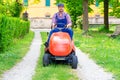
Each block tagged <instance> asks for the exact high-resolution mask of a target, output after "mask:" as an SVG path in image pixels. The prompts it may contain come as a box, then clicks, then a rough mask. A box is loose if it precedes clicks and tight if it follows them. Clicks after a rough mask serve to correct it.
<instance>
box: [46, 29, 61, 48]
mask: <svg viewBox="0 0 120 80" xmlns="http://www.w3.org/2000/svg"><path fill="white" fill-rule="evenodd" d="M58 31H59V30H58V29H57V28H54V29H53V30H51V31H50V33H49V36H48V40H47V42H46V43H45V46H46V47H48V45H49V41H50V37H51V35H52V34H53V33H54V32H58Z"/></svg>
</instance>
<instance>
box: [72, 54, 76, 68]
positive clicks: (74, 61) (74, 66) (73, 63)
mask: <svg viewBox="0 0 120 80" xmlns="http://www.w3.org/2000/svg"><path fill="white" fill-rule="evenodd" d="M77 64H78V58H77V56H75V55H73V56H72V64H71V66H72V69H77Z"/></svg>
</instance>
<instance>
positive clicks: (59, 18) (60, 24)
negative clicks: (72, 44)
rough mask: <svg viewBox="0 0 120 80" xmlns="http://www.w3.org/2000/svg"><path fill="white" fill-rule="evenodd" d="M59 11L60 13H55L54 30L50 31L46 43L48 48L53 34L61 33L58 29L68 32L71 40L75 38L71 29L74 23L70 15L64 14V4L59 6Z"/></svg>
mask: <svg viewBox="0 0 120 80" xmlns="http://www.w3.org/2000/svg"><path fill="white" fill-rule="evenodd" d="M58 11H59V12H57V13H55V14H54V16H53V18H52V30H51V31H50V34H49V37H48V40H47V42H46V43H45V46H46V47H48V43H49V40H50V37H51V35H52V33H54V32H59V31H60V29H58V28H61V31H62V32H67V33H68V34H69V35H70V37H71V39H72V37H73V31H72V29H71V26H72V21H71V18H70V16H69V14H67V13H65V12H64V4H58ZM65 27H66V28H65Z"/></svg>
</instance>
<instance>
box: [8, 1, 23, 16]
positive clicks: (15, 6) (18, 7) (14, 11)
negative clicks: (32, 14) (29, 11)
mask: <svg viewBox="0 0 120 80" xmlns="http://www.w3.org/2000/svg"><path fill="white" fill-rule="evenodd" d="M10 7H11V9H9V10H10V14H11V16H13V17H19V16H20V13H21V11H22V4H21V3H18V2H13V3H12V5H11V6H10Z"/></svg>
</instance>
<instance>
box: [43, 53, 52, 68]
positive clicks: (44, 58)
mask: <svg viewBox="0 0 120 80" xmlns="http://www.w3.org/2000/svg"><path fill="white" fill-rule="evenodd" d="M49 63H50V61H49V54H47V53H45V54H44V56H43V66H44V67H46V66H48V65H49Z"/></svg>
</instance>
